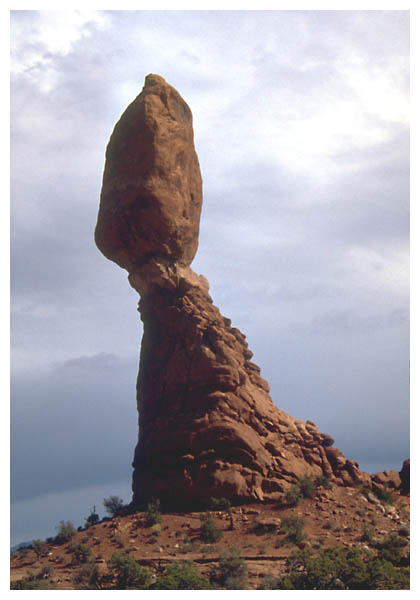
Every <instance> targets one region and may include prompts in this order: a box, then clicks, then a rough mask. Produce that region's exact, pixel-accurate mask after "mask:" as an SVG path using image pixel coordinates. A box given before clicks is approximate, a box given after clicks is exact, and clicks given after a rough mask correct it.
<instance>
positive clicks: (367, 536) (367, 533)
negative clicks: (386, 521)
mask: <svg viewBox="0 0 420 600" xmlns="http://www.w3.org/2000/svg"><path fill="white" fill-rule="evenodd" d="M374 532H375V531H374V529H373V527H369V525H363V527H362V535H361V536H360V541H361V542H371V541H372V539H373V534H374Z"/></svg>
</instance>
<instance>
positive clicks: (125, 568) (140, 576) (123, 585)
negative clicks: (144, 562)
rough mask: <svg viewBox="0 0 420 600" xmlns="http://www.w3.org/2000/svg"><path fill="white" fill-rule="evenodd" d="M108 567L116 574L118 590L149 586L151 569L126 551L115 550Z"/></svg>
mask: <svg viewBox="0 0 420 600" xmlns="http://www.w3.org/2000/svg"><path fill="white" fill-rule="evenodd" d="M108 567H109V569H110V570H111V571H112V573H113V574H114V577H115V580H116V582H115V589H117V590H144V589H146V588H147V587H148V586H149V583H150V574H149V571H147V569H145V568H144V567H142V566H140V565H139V564H138V562H137V561H136V560H135V559H134V558H133V557H132V556H130V555H129V554H126V553H125V552H115V553H114V554H113V555H112V557H111V560H110V561H109V562H108Z"/></svg>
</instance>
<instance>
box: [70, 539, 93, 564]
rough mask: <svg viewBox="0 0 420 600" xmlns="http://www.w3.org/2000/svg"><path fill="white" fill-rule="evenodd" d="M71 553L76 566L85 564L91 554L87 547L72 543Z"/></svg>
mask: <svg viewBox="0 0 420 600" xmlns="http://www.w3.org/2000/svg"><path fill="white" fill-rule="evenodd" d="M71 552H72V553H73V560H74V562H75V563H77V564H80V563H85V562H87V561H88V559H89V557H90V556H91V554H92V550H91V549H90V548H89V546H86V545H85V544H81V543H80V542H74V543H73V544H72V545H71Z"/></svg>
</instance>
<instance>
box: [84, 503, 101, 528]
mask: <svg viewBox="0 0 420 600" xmlns="http://www.w3.org/2000/svg"><path fill="white" fill-rule="evenodd" d="M97 523H99V515H98V513H97V512H96V506H94V507H93V508H92V510H91V511H90V515H89V516H88V517H86V526H87V527H89V526H90V525H96V524H97Z"/></svg>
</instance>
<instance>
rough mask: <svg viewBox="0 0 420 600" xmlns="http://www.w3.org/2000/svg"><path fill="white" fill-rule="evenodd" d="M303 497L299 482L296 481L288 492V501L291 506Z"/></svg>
mask: <svg viewBox="0 0 420 600" xmlns="http://www.w3.org/2000/svg"><path fill="white" fill-rule="evenodd" d="M302 499H303V494H302V491H301V489H300V485H299V484H298V483H294V484H293V485H292V487H290V488H289V489H288V490H287V492H286V501H287V503H288V504H290V505H291V506H296V505H297V504H299V502H300V501H301V500H302Z"/></svg>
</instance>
